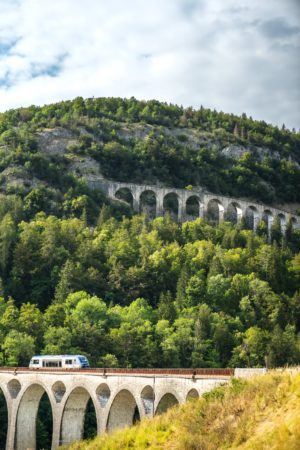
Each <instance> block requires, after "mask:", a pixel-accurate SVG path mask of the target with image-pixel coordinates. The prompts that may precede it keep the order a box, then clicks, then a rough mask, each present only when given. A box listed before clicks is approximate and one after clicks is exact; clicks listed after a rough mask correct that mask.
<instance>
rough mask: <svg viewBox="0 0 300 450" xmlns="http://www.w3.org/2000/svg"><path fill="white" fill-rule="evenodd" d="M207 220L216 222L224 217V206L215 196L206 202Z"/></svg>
mask: <svg viewBox="0 0 300 450" xmlns="http://www.w3.org/2000/svg"><path fill="white" fill-rule="evenodd" d="M206 215H207V220H208V221H209V222H212V223H214V224H218V223H220V222H222V221H223V219H224V206H223V205H222V203H221V202H220V200H218V199H217V198H212V199H211V200H209V202H208V203H207V211H206Z"/></svg>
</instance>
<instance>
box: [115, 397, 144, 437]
mask: <svg viewBox="0 0 300 450" xmlns="http://www.w3.org/2000/svg"><path fill="white" fill-rule="evenodd" d="M139 420H140V412H139V410H138V407H137V404H136V401H135V398H134V397H133V395H132V394H131V393H130V392H129V391H128V390H127V389H123V390H122V391H120V392H118V393H117V395H116V396H115V398H114V400H113V402H112V405H111V407H110V411H109V416H108V420H107V431H108V432H111V431H113V430H115V429H117V428H125V427H127V426H131V425H133V424H134V423H135V422H137V421H139Z"/></svg>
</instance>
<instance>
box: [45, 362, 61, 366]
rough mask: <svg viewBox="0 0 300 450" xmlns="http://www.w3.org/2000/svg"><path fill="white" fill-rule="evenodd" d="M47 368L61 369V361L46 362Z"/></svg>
mask: <svg viewBox="0 0 300 450" xmlns="http://www.w3.org/2000/svg"><path fill="white" fill-rule="evenodd" d="M45 366H46V367H61V362H60V361H46V364H45Z"/></svg>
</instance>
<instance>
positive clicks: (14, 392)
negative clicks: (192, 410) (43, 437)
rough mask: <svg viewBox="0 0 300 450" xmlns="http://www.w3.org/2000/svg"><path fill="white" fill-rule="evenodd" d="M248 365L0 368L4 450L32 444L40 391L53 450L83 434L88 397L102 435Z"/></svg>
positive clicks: (182, 399) (200, 391)
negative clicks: (50, 426) (45, 402)
mask: <svg viewBox="0 0 300 450" xmlns="http://www.w3.org/2000/svg"><path fill="white" fill-rule="evenodd" d="M237 370H239V371H241V370H242V372H243V373H242V374H241V373H237ZM249 370H250V372H251V369H235V371H234V369H85V370H78V369H38V370H37V369H35V370H34V369H33V370H32V369H28V368H18V369H9V368H0V390H2V392H3V394H4V397H5V399H6V404H7V415H8V431H7V440H6V450H26V449H35V448H36V418H37V413H38V408H39V403H40V400H41V398H42V396H43V395H44V394H46V395H47V396H48V398H49V401H50V404H51V409H52V417H53V431H52V450H54V449H56V448H57V447H58V446H59V445H61V444H69V443H71V442H73V441H75V440H80V439H82V438H83V428H84V416H85V411H86V407H87V403H88V401H89V399H92V402H93V405H94V408H95V413H96V418H97V433H98V434H101V433H104V432H106V431H108V432H110V431H112V430H114V429H116V428H122V427H125V426H128V425H132V423H133V420H134V417H139V418H140V419H142V418H144V417H152V416H154V415H156V414H161V413H162V412H164V411H166V410H167V409H168V408H169V407H170V406H173V405H175V404H177V403H184V402H185V401H186V400H189V399H193V398H197V397H199V396H200V395H202V394H203V393H204V392H208V391H210V390H211V389H213V388H214V387H215V386H217V385H220V384H223V383H227V382H228V380H229V378H230V377H231V376H233V375H237V376H241V375H245V373H244V372H245V371H246V375H247V374H248V371H249ZM252 370H255V371H256V372H257V371H259V370H264V369H252Z"/></svg>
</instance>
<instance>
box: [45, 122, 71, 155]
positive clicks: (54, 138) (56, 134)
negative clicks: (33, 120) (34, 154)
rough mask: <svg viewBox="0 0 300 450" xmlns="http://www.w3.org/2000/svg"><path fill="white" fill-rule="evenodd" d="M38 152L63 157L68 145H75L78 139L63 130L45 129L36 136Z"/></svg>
mask: <svg viewBox="0 0 300 450" xmlns="http://www.w3.org/2000/svg"><path fill="white" fill-rule="evenodd" d="M37 139H38V146H39V150H40V151H43V152H46V153H49V154H52V155H63V154H64V153H65V151H66V149H67V148H68V147H69V146H70V145H77V144H78V139H76V136H74V135H73V133H72V132H71V131H69V130H66V129H65V128H53V129H45V130H43V131H41V132H39V133H38V134H37Z"/></svg>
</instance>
